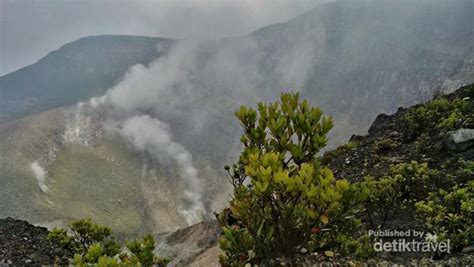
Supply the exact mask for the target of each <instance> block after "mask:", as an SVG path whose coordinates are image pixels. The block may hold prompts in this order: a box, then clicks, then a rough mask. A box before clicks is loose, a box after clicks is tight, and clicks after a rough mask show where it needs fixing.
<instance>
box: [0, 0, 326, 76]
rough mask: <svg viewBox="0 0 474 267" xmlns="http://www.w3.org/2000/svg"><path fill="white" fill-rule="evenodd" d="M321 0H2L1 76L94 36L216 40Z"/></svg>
mask: <svg viewBox="0 0 474 267" xmlns="http://www.w3.org/2000/svg"><path fill="white" fill-rule="evenodd" d="M318 2H322V1H320V0H239V1H235V0H178V1H175V0H157V1H151V0H0V75H4V74H7V73H9V72H12V71H14V70H16V69H18V68H21V67H23V66H26V65H29V64H32V63H34V62H35V61H36V60H38V59H39V58H41V57H43V56H45V55H46V54H47V53H49V52H51V51H52V50H54V49H57V48H59V47H60V46H61V45H63V44H64V43H67V42H71V41H73V40H76V39H78V38H81V37H84V36H88V35H99V34H131V35H147V36H160V37H172V38H190V39H212V38H218V37H223V36H232V35H242V34H245V33H248V32H250V31H253V30H256V29H258V28H260V27H264V26H267V25H270V24H273V23H278V22H284V21H287V20H289V19H291V18H292V17H295V16H297V15H298V14H300V13H302V12H304V11H306V10H308V9H310V8H312V7H313V6H315V5H316V4H317V3H318Z"/></svg>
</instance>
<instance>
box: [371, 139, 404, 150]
mask: <svg viewBox="0 0 474 267" xmlns="http://www.w3.org/2000/svg"><path fill="white" fill-rule="evenodd" d="M373 146H374V150H375V152H377V153H384V152H386V151H390V150H393V149H395V148H397V147H399V146H400V142H398V141H396V140H392V139H388V138H380V139H378V140H377V141H375V142H374V145H373Z"/></svg>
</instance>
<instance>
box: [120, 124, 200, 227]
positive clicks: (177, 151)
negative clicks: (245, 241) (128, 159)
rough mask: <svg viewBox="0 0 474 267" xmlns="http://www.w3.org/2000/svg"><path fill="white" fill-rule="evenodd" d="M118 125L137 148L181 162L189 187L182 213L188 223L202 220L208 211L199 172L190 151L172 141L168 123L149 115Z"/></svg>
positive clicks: (181, 171) (181, 170)
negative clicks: (203, 197) (205, 206)
mask: <svg viewBox="0 0 474 267" xmlns="http://www.w3.org/2000/svg"><path fill="white" fill-rule="evenodd" d="M119 127H120V130H119V132H120V133H121V134H122V135H123V136H124V137H125V138H127V139H128V140H129V141H130V142H131V143H132V144H133V146H134V147H135V148H136V149H138V150H141V151H147V152H149V153H150V154H151V155H154V156H155V157H159V156H160V155H163V154H165V155H168V156H169V157H171V158H172V159H173V160H174V161H175V162H176V163H177V164H178V166H179V168H180V177H181V178H182V179H183V180H184V181H185V183H186V186H187V188H186V189H185V190H184V196H185V200H186V202H188V203H187V204H186V205H183V206H182V207H181V209H180V210H179V212H180V213H181V214H182V215H183V216H184V217H185V218H186V222H187V223H188V224H189V225H191V224H194V223H197V222H199V221H200V220H202V219H203V216H204V215H205V213H206V212H205V208H204V204H203V201H202V185H201V181H200V179H199V177H198V171H197V170H196V169H195V168H194V166H193V163H192V156H191V154H189V152H188V151H187V150H186V149H185V148H184V147H183V146H182V145H181V144H178V143H176V142H174V141H173V140H172V138H171V136H170V133H169V130H168V126H167V125H166V124H164V123H163V122H161V121H160V120H158V119H156V118H152V117H150V116H149V115H140V116H136V117H132V118H129V119H127V120H125V121H124V122H123V123H122V124H121V125H120V126H119Z"/></svg>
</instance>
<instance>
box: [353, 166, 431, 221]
mask: <svg viewBox="0 0 474 267" xmlns="http://www.w3.org/2000/svg"><path fill="white" fill-rule="evenodd" d="M437 175H438V172H437V171H436V170H433V169H430V168H428V165H427V164H426V163H418V162H416V161H412V162H410V163H400V164H397V165H393V166H391V167H390V171H389V174H388V175H385V176H382V177H380V178H379V179H378V180H375V179H374V178H373V177H371V176H367V177H366V178H365V180H364V182H362V184H361V186H362V187H364V188H365V190H367V191H369V192H370V196H369V197H368V199H367V202H366V212H367V215H368V220H369V223H370V224H371V226H372V227H377V226H380V227H381V228H383V226H384V225H385V224H386V223H387V221H389V220H391V219H393V218H394V217H395V216H396V215H397V214H399V213H400V212H403V213H405V211H406V208H408V207H412V206H413V204H414V203H415V202H416V201H418V200H422V199H424V198H426V197H427V196H428V192H429V191H431V190H432V189H433V188H432V187H431V186H433V185H434V184H435V183H434V179H433V178H434V177H436V176H437Z"/></svg>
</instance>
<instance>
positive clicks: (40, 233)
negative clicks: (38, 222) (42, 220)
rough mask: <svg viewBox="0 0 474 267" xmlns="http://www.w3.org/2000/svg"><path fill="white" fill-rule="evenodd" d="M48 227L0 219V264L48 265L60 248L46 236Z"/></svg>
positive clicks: (10, 219)
mask: <svg viewBox="0 0 474 267" xmlns="http://www.w3.org/2000/svg"><path fill="white" fill-rule="evenodd" d="M48 233H49V232H48V229H46V228H43V227H36V226H34V225H31V224H29V223H28V222H26V221H20V220H15V219H12V218H6V219H0V265H2V264H8V265H15V266H21V265H50V264H53V263H54V258H55V257H54V255H55V253H57V252H58V251H59V250H60V249H59V248H57V247H55V246H54V245H53V244H52V243H51V242H49V240H48V239H47V238H48Z"/></svg>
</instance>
